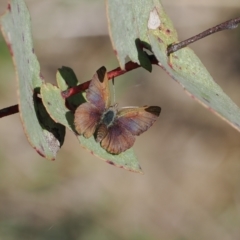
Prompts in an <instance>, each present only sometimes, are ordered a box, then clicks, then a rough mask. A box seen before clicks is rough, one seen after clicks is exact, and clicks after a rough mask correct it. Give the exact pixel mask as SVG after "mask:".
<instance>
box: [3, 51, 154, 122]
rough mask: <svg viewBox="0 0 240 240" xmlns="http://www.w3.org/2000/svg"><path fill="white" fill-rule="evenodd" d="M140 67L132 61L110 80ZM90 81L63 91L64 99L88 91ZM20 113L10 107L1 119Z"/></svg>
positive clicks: (110, 75)
mask: <svg viewBox="0 0 240 240" xmlns="http://www.w3.org/2000/svg"><path fill="white" fill-rule="evenodd" d="M149 59H150V61H151V63H152V64H157V63H158V61H157V59H156V58H155V57H154V56H153V55H151V56H149ZM139 67H140V65H138V64H137V63H134V62H131V61H130V62H128V63H126V64H125V70H122V69H121V68H120V67H118V68H115V69H114V70H112V71H110V72H108V73H107V75H108V79H109V80H110V79H112V78H114V77H117V76H120V75H122V74H124V73H126V72H129V71H131V70H133V69H136V68H139ZM90 81H91V80H89V81H87V82H84V83H82V84H80V85H78V86H76V87H72V88H69V89H68V90H66V91H63V92H62V97H63V98H68V97H70V96H73V95H74V94H77V93H79V92H82V91H85V90H86V89H88V86H89V83H90ZM18 112H19V109H18V105H14V106H10V107H6V108H3V109H0V118H2V117H6V116H9V115H12V114H15V113H18Z"/></svg>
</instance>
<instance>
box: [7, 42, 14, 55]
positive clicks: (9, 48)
mask: <svg viewBox="0 0 240 240" xmlns="http://www.w3.org/2000/svg"><path fill="white" fill-rule="evenodd" d="M7 46H8V50H9V52H10V54H11V56H13V49H12V45H11V44H10V43H7Z"/></svg>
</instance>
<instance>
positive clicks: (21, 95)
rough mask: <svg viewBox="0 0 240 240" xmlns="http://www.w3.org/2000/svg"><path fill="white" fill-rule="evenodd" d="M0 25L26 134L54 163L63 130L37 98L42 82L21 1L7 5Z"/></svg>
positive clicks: (38, 149)
mask: <svg viewBox="0 0 240 240" xmlns="http://www.w3.org/2000/svg"><path fill="white" fill-rule="evenodd" d="M0 23H1V30H2V32H3V35H4V38H5V40H6V42H7V44H8V47H9V50H10V52H11V55H12V57H13V61H14V65H15V68H16V74H17V80H18V104H19V112H20V116H21V120H22V124H23V128H24V131H25V134H26V136H27V138H28V141H29V142H30V144H31V145H32V146H33V147H34V149H36V151H37V152H38V153H39V154H40V155H41V156H43V157H45V158H47V159H51V160H54V159H55V157H56V153H57V151H58V150H59V148H60V146H61V145H62V143H63V140H64V136H65V128H64V127H63V126H60V125H58V124H55V122H54V121H52V120H51V118H50V117H49V116H48V115H47V113H46V111H45V109H44V107H43V105H42V103H41V100H40V99H39V98H38V97H37V93H38V92H39V88H40V86H41V84H42V82H43V80H42V79H41V76H40V67H39V63H38V60H37V57H36V55H35V54H34V48H33V43H32V36H31V24H30V15H29V12H28V9H27V7H26V5H25V3H24V1H23V0H12V1H10V2H9V4H8V10H7V12H6V13H5V14H4V15H3V16H2V17H1V20H0Z"/></svg>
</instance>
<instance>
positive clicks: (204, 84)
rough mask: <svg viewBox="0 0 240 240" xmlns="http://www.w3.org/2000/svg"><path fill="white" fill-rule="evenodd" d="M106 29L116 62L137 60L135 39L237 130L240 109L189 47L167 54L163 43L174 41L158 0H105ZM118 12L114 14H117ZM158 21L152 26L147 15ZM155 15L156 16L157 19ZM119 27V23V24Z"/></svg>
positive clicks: (166, 69) (175, 78)
mask: <svg viewBox="0 0 240 240" xmlns="http://www.w3.org/2000/svg"><path fill="white" fill-rule="evenodd" d="M107 10H108V22H109V31H110V36H111V40H112V44H113V47H114V49H115V52H116V54H117V57H118V60H119V63H120V66H121V67H122V68H123V67H124V65H125V61H126V58H127V57H128V58H130V60H132V61H134V62H137V63H139V59H138V49H137V48H136V47H134V44H135V42H136V40H139V41H141V42H143V43H144V45H145V46H147V45H148V46H149V49H151V51H152V52H153V53H154V55H155V56H156V58H157V59H158V61H159V66H161V67H162V68H163V69H164V70H165V71H166V72H167V73H168V74H169V75H170V76H171V77H172V78H173V79H174V80H176V81H177V82H179V83H180V84H181V85H182V87H183V88H184V89H185V90H186V92H187V93H189V95H190V96H191V97H192V98H194V99H195V100H197V101H199V102H200V103H201V104H203V105H204V106H205V107H207V108H208V109H210V110H212V111H213V112H214V113H215V114H217V115H218V116H220V117H221V118H222V119H223V120H225V121H227V122H228V123H229V124H230V125H232V126H233V127H234V128H236V129H237V130H238V131H239V130H240V109H239V107H238V106H237V105H236V104H235V103H234V102H233V101H232V100H231V99H230V98H229V97H228V96H227V95H226V94H225V93H224V92H223V91H222V89H221V88H220V87H219V86H218V85H217V84H216V82H214V80H213V78H212V77H211V75H210V74H209V72H208V71H207V69H206V68H205V67H204V66H203V64H202V63H201V61H200V60H199V58H198V57H197V56H196V55H195V54H194V52H193V51H192V50H191V49H190V48H184V49H181V50H179V51H177V52H175V53H173V54H171V55H170V57H168V56H167V46H168V45H169V44H172V43H174V42H178V39H177V33H176V30H175V29H174V27H173V25H172V22H171V20H170V19H169V17H168V16H167V15H166V13H165V12H164V9H163V7H162V5H161V2H160V1H158V0H152V1H149V0H140V1H138V0H130V1H127V0H123V1H121V2H119V1H118V0H111V1H107ZM117 12H118V14H117ZM153 13H156V15H155V17H156V18H157V20H160V21H159V23H160V24H159V26H158V27H156V28H154V27H152V26H154V24H156V22H158V21H155V22H154V21H153V22H152V23H151V24H150V25H149V22H150V19H151V18H150V17H151V16H152V14H153ZM158 18H159V19H158ZM121 24H122V25H123V27H120V25H121Z"/></svg>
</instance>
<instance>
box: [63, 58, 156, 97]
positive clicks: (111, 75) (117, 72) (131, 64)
mask: <svg viewBox="0 0 240 240" xmlns="http://www.w3.org/2000/svg"><path fill="white" fill-rule="evenodd" d="M149 60H150V61H151V63H152V64H158V60H157V59H156V57H155V56H154V55H150V56H149ZM139 67H140V65H139V64H137V63H134V62H132V61H129V62H127V63H126V64H125V70H122V69H121V68H120V67H117V68H115V69H114V70H112V71H110V72H108V73H107V76H108V79H109V80H110V79H112V78H114V77H118V76H120V75H122V74H124V73H126V72H129V71H131V70H133V69H136V68H139ZM90 81H91V80H89V81H87V82H84V83H82V84H80V85H78V86H76V87H72V88H69V89H68V90H66V91H63V92H62V97H63V98H68V97H71V96H73V95H75V94H77V93H80V92H82V91H85V90H86V89H88V86H89V83H90Z"/></svg>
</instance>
